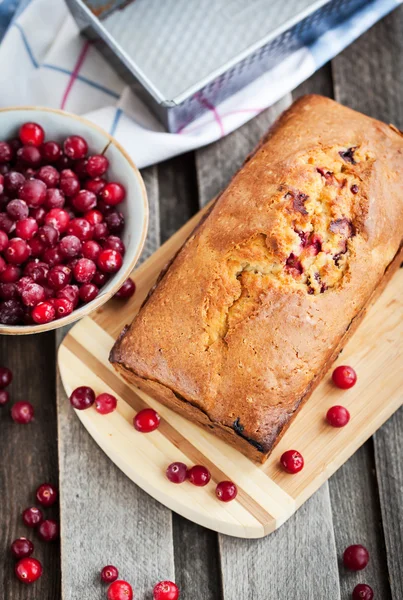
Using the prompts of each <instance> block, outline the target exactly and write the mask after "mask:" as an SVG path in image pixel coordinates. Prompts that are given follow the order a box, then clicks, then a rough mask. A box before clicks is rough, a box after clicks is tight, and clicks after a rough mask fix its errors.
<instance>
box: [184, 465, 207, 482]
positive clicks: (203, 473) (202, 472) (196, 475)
mask: <svg viewBox="0 0 403 600" xmlns="http://www.w3.org/2000/svg"><path fill="white" fill-rule="evenodd" d="M187 475H188V479H189V481H190V483H193V485H197V486H198V487H203V486H205V485H207V484H208V482H209V481H210V479H211V474H210V471H209V470H208V469H207V468H206V467H203V466H202V465H195V466H194V467H192V468H191V469H189V470H188V474H187Z"/></svg>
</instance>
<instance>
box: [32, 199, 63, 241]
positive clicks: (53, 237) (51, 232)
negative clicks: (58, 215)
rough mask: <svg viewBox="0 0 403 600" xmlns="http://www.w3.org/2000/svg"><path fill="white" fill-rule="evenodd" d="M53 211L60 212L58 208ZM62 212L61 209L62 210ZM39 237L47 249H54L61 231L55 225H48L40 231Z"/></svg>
mask: <svg viewBox="0 0 403 600" xmlns="http://www.w3.org/2000/svg"><path fill="white" fill-rule="evenodd" d="M53 210H59V209H57V208H55V209H53ZM60 210H61V209H60ZM37 237H38V239H39V240H41V242H42V243H43V244H44V245H45V247H46V248H53V246H56V244H57V242H58V241H59V230H58V229H57V228H56V227H55V226H54V223H53V224H50V223H46V224H45V225H42V227H40V228H39V229H38V233H37Z"/></svg>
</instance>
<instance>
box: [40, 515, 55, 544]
mask: <svg viewBox="0 0 403 600" xmlns="http://www.w3.org/2000/svg"><path fill="white" fill-rule="evenodd" d="M38 536H39V537H40V539H41V540H42V541H44V542H54V541H55V540H57V538H58V537H59V524H58V523H57V522H56V521H53V519H46V520H45V521H43V522H42V523H41V524H40V525H39V527H38Z"/></svg>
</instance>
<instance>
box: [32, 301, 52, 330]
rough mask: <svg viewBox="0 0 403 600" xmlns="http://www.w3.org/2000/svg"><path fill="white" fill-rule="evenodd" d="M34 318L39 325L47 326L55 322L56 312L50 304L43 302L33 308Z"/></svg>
mask: <svg viewBox="0 0 403 600" xmlns="http://www.w3.org/2000/svg"><path fill="white" fill-rule="evenodd" d="M32 318H33V320H34V322H35V323H38V325H45V324H46V323H50V322H51V321H54V320H55V318H56V311H55V309H54V307H53V306H52V304H51V303H50V302H48V301H46V302H41V303H40V304H37V305H36V306H35V307H34V308H33V310H32Z"/></svg>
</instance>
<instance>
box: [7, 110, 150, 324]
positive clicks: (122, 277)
mask: <svg viewBox="0 0 403 600" xmlns="http://www.w3.org/2000/svg"><path fill="white" fill-rule="evenodd" d="M19 111H32V112H48V113H54V114H58V115H60V116H62V117H69V118H72V119H73V120H76V121H79V122H81V123H83V124H84V125H86V126H87V127H89V128H92V129H96V130H97V131H98V132H100V133H101V134H103V135H104V136H105V137H107V138H108V140H109V143H108V144H106V146H105V149H104V150H103V151H105V150H106V149H107V148H108V147H109V146H110V145H111V144H113V145H114V146H115V147H116V148H117V149H118V150H119V152H120V153H121V154H122V155H123V156H124V158H125V159H126V160H127V162H128V163H129V165H130V167H131V169H132V171H133V173H134V176H135V177H136V178H137V181H138V184H139V186H140V190H141V198H142V201H143V210H144V218H143V223H142V230H141V237H140V242H139V245H138V247H137V250H136V252H135V253H134V255H133V257H132V259H131V260H130V262H129V264H128V266H127V267H126V268H125V269H124V270H120V271H118V272H117V273H116V274H115V275H119V277H117V279H116V282H115V283H114V285H112V286H111V289H110V290H109V291H108V292H107V293H104V294H102V295H101V296H99V297H98V296H97V297H96V298H94V300H91V302H88V304H84V305H83V306H81V307H80V308H79V309H77V310H76V309H74V310H73V312H72V313H71V314H70V315H67V316H66V317H62V318H61V319H56V320H55V321H51V322H50V323H44V324H41V325H40V324H36V325H3V324H1V323H0V335H29V334H31V333H42V332H44V331H51V330H53V329H59V328H61V327H64V326H65V325H70V324H71V323H74V322H75V321H78V320H79V319H81V318H83V317H86V316H88V315H89V314H90V313H92V312H93V311H95V310H97V309H98V308H100V307H101V306H102V305H103V304H105V303H106V302H108V300H110V299H111V298H112V296H114V295H115V294H116V292H117V291H118V290H119V289H120V287H121V286H122V284H123V283H124V282H125V281H126V279H127V278H128V277H130V274H131V272H132V271H133V269H134V267H135V265H136V264H137V262H138V260H139V258H140V255H141V253H142V251H143V248H144V244H145V241H146V237H147V232H148V223H149V205H148V197H147V191H146V187H145V184H144V181H143V178H142V176H141V174H140V172H139V170H138V168H137V167H136V165H135V164H134V162H133V160H132V159H131V157H130V156H129V154H128V153H127V152H126V150H125V149H124V148H123V146H122V145H121V144H120V143H119V142H118V141H117V140H116V138H114V137H113V135H111V134H110V133H108V132H107V131H105V129H103V128H102V127H100V126H99V125H97V124H96V123H93V122H92V121H90V120H89V119H87V118H85V117H82V116H80V115H76V114H74V113H71V112H68V111H66V110H61V109H59V108H49V107H47V106H11V107H10V106H9V107H4V108H0V113H4V112H19Z"/></svg>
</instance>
